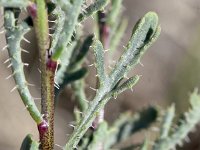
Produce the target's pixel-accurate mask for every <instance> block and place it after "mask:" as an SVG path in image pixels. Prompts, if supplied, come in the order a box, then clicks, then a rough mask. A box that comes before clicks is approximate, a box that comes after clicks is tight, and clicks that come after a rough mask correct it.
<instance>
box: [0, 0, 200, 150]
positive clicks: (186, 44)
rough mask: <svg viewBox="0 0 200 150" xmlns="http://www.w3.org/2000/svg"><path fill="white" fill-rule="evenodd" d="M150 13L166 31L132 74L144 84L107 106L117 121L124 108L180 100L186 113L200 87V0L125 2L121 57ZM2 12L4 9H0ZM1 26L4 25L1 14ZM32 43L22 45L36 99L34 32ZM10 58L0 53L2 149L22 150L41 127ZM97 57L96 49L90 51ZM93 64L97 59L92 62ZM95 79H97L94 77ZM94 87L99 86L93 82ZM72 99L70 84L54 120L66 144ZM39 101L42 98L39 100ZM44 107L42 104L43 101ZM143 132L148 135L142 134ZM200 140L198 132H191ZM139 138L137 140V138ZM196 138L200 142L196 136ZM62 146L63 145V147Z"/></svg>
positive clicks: (0, 44) (178, 103)
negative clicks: (9, 64) (8, 61)
mask: <svg viewBox="0 0 200 150" xmlns="http://www.w3.org/2000/svg"><path fill="white" fill-rule="evenodd" d="M148 11H155V12H157V13H158V15H159V18H160V23H161V27H162V33H161V36H160V38H159V39H158V41H157V42H156V43H155V44H154V45H153V46H152V47H151V48H150V49H149V50H148V52H147V53H146V54H145V56H144V57H143V58H142V61H141V62H142V64H143V65H144V66H141V65H138V66H137V67H136V69H134V70H133V71H132V72H131V73H130V74H129V75H128V77H131V76H132V75H133V74H136V73H137V74H140V75H142V77H141V80H140V81H139V83H138V84H137V85H136V86H135V87H134V90H133V92H131V90H129V91H126V92H124V93H123V94H121V95H120V96H118V99H117V100H111V101H110V102H109V104H108V105H107V106H106V114H105V116H106V119H107V120H109V122H112V121H113V120H114V119H116V118H117V117H118V116H119V114H120V112H124V111H126V110H131V111H133V112H135V111H138V110H141V109H142V108H144V107H147V106H149V105H160V106H161V107H163V108H166V107H167V106H169V105H170V104H171V103H176V111H177V113H181V112H183V111H186V110H187V108H188V106H189V104H188V96H189V93H190V92H192V91H193V89H194V88H195V87H199V86H200V69H199V68H200V18H199V16H200V1H199V0H176V1H175V0H167V1H164V0H151V1H148V0H124V14H123V17H127V18H128V19H129V24H128V28H127V30H126V34H125V36H124V38H123V40H122V42H121V43H120V44H119V45H120V46H119V48H118V50H117V51H116V54H115V55H116V59H115V60H117V58H118V57H117V56H119V55H120V54H121V53H122V50H123V47H122V46H123V45H126V43H127V41H128V39H129V37H130V35H131V32H132V27H133V26H134V24H135V23H136V21H137V20H138V19H139V18H140V17H142V16H143V15H144V14H145V13H146V12H148ZM1 14H2V13H1ZM1 24H3V20H2V16H1ZM91 24H92V23H91V21H88V22H87V23H86V25H87V26H86V28H85V32H86V34H88V33H89V32H91V27H90V25H91ZM27 38H28V39H29V40H30V41H31V44H27V43H23V47H24V48H25V49H27V50H29V51H30V54H23V60H24V62H26V63H30V66H29V67H27V68H26V69H25V71H26V77H27V80H28V81H29V82H30V83H33V84H35V85H36V86H34V87H30V90H31V93H32V95H33V97H40V89H39V86H38V85H39V72H38V69H37V68H38V66H39V65H38V52H37V47H36V43H35V42H34V41H35V38H34V31H31V32H30V34H28V35H27ZM0 41H1V42H0V49H2V48H3V47H4V46H5V39H4V36H3V35H1V36H0ZM7 58H8V54H7V52H6V51H3V52H0V135H1V136H0V150H18V149H19V148H20V145H21V142H22V140H23V138H24V137H25V136H26V135H27V134H28V133H31V134H33V135H34V137H35V139H37V137H38V134H37V127H36V125H35V123H34V122H33V121H32V119H31V118H30V116H29V114H28V112H27V111H26V110H25V106H24V105H23V104H22V102H21V99H20V97H19V95H18V93H17V91H14V92H12V93H10V90H11V89H12V88H13V87H14V86H15V83H14V80H13V79H9V80H5V78H6V77H7V76H9V75H10V74H11V70H10V69H8V68H7V65H6V64H3V62H4V61H5V60H6V59H7ZM88 59H89V60H90V61H93V55H92V51H91V52H90V54H89V58H88ZM91 63H92V62H91ZM89 70H90V71H91V73H90V74H89V75H88V77H87V83H88V85H87V86H86V91H87V95H88V98H89V99H91V98H92V97H93V96H94V93H93V91H92V90H91V89H90V88H89V86H92V85H95V83H96V82H95V77H94V74H93V73H94V72H95V70H94V68H89ZM91 79H94V80H93V81H91ZM93 87H94V86H93ZM71 97H73V95H72V93H71V91H70V90H69V88H66V89H65V92H63V93H62V94H61V95H60V100H59V102H58V106H57V108H56V118H55V137H56V141H55V143H56V144H58V145H64V144H65V142H66V139H67V134H69V133H71V128H70V126H69V125H68V124H69V122H70V121H73V114H72V110H73V103H72V102H71ZM36 103H37V104H39V101H38V102H36ZM38 106H39V105H38ZM143 136H144V133H143ZM191 138H193V139H198V138H199V137H198V135H197V134H196V135H192V137H191ZM136 140H137V139H136ZM194 141H195V140H194ZM196 144H198V142H197V143H195V142H194V143H192V145H193V146H194V145H195V146H194V147H196V148H194V147H191V145H189V146H190V148H189V147H187V146H188V145H186V146H184V147H185V149H188V150H193V149H194V150H196V149H199V148H197V147H198V145H196ZM58 149H59V148H58Z"/></svg>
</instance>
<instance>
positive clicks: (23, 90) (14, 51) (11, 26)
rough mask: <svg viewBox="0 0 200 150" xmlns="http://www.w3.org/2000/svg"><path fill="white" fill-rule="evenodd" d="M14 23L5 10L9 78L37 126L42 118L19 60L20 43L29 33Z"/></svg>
mask: <svg viewBox="0 0 200 150" xmlns="http://www.w3.org/2000/svg"><path fill="white" fill-rule="evenodd" d="M15 21H16V20H15V18H14V13H13V12H12V11H10V10H5V14H4V26H5V29H6V41H7V43H8V53H9V56H10V62H11V65H12V71H13V74H12V75H11V76H13V77H14V79H15V83H16V88H17V90H18V92H19V94H20V96H21V99H22V101H23V103H24V105H25V106H26V108H27V110H28V111H29V113H30V115H31V117H32V118H33V120H34V121H35V122H36V123H37V124H40V123H41V122H42V121H43V118H42V116H41V114H40V112H39V110H38V108H37V106H36V105H35V103H34V99H33V97H32V96H31V93H30V91H29V89H28V83H27V81H26V79H25V75H24V70H23V68H24V64H23V62H22V59H21V48H20V42H21V40H22V39H23V36H24V35H25V34H26V33H27V32H28V31H29V28H28V26H27V24H26V23H24V22H22V23H21V24H20V25H18V26H15ZM11 76H10V77H11Z"/></svg>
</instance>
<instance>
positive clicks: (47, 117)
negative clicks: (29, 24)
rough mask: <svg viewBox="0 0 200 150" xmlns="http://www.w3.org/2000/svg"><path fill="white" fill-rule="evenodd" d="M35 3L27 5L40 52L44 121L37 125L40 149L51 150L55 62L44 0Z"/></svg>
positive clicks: (36, 0) (37, 0)
mask: <svg viewBox="0 0 200 150" xmlns="http://www.w3.org/2000/svg"><path fill="white" fill-rule="evenodd" d="M35 2H36V4H35V3H34V4H32V5H30V6H29V7H28V11H29V13H30V15H31V17H32V19H33V22H34V27H35V33H36V38H37V42H38V47H39V54H40V60H41V62H40V69H41V98H42V101H41V105H42V107H41V113H42V114H43V118H44V121H43V122H42V123H41V124H39V125H38V130H39V133H40V143H41V144H40V149H42V150H46V149H48V150H53V147H54V77H55V70H56V67H57V62H56V61H53V60H52V58H51V53H50V52H49V47H50V42H49V41H50V40H49V27H48V14H47V9H46V4H45V0H35Z"/></svg>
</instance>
